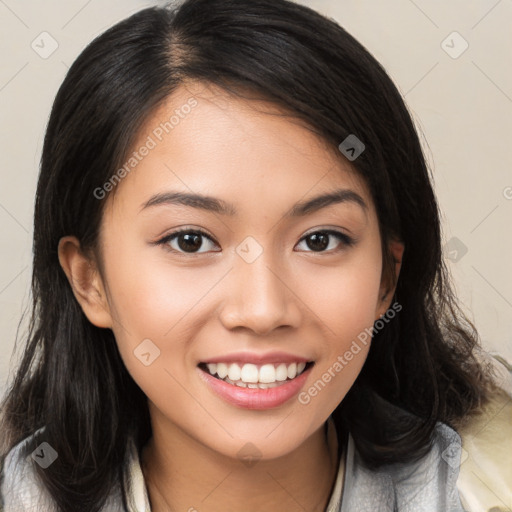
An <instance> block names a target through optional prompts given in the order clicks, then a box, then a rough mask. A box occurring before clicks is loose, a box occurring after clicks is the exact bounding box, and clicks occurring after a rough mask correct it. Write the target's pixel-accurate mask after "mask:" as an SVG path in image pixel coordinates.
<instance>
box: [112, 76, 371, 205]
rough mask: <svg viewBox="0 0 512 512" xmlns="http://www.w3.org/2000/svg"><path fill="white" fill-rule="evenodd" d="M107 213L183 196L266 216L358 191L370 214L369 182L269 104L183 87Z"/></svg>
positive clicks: (152, 127) (200, 86) (142, 136)
mask: <svg viewBox="0 0 512 512" xmlns="http://www.w3.org/2000/svg"><path fill="white" fill-rule="evenodd" d="M123 167H124V168H125V169H126V170H127V171H128V172H125V173H123V174H124V177H123V178H122V179H121V180H119V181H118V182H117V184H116V186H115V188H114V194H110V196H109V198H108V200H107V209H106V211H110V212H111V213H112V211H113V210H114V208H115V209H119V208H123V209H131V210H135V209H137V210H138V209H140V206H141V204H143V202H144V200H147V199H148V198H149V197H150V196H151V195H152V194H153V195H154V194H155V193H158V192H162V191H167V190H173V191H176V190H179V191H183V192H188V193H193V192H198V193H208V195H213V196H217V197H226V198H228V197H229V202H230V203H239V204H240V205H242V206H243V205H246V206H247V208H253V207H254V208H258V209H260V210H261V208H262V206H263V204H262V199H264V200H268V201H269V202H270V201H273V200H275V201H277V202H278V203H281V205H282V206H286V205H288V206H291V204H293V203H294V202H297V201H299V200H300V199H304V198H307V197H308V196H313V195H317V194H318V193H320V192H322V191H323V192H325V191H329V190H334V189H339V188H340V187H341V188H349V189H351V190H354V191H356V192H357V193H358V194H359V195H360V196H361V197H363V198H364V201H365V202H366V204H367V205H368V207H369V208H370V209H372V208H373V205H372V200H371V196H370V193H369V190H368V188H367V186H366V184H365V182H364V180H363V179H362V178H361V177H360V176H359V175H358V173H357V172H356V170H355V169H354V167H353V166H352V165H351V164H350V162H348V160H346V159H345V158H344V157H342V156H341V154H340V153H339V151H338V149H337V148H335V147H333V146H332V145H329V144H328V143H327V142H326V141H325V140H324V139H323V138H322V137H320V136H319V135H317V134H316V133H314V132H313V131H312V130H311V129H310V128H309V127H308V126H307V125H306V123H305V122H304V121H302V120H300V119H298V118H297V117H295V116H293V115H292V114H291V113H289V112H285V111H283V110H282V109H281V108H280V107H278V106H276V105H275V104H273V103H271V102H268V101H266V100H265V99H262V98H258V97H254V96H251V97H250V99H247V98H240V97H238V96H233V95H231V94H229V93H228V92H226V91H224V90H223V89H220V88H218V87H216V86H213V85H210V84H204V83H198V82H189V83H186V84H183V85H182V86H180V87H179V88H178V89H176V90H175V91H174V92H173V94H172V95H170V96H169V97H168V98H167V99H166V101H165V102H164V103H163V104H161V105H160V106H159V107H158V108H157V109H156V110H155V111H154V112H153V113H152V114H151V115H150V116H149V118H148V119H147V121H146V122H145V124H144V125H143V127H142V128H141V129H140V130H139V133H138V134H137V137H136V140H135V143H134V144H133V147H132V149H131V150H130V152H129V154H128V156H127V158H126V162H125V165H124V166H123Z"/></svg>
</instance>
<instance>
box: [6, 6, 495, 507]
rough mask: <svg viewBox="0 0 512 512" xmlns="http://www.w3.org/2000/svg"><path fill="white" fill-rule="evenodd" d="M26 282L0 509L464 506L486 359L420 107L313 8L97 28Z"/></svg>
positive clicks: (47, 152) (60, 144) (156, 12)
mask: <svg viewBox="0 0 512 512" xmlns="http://www.w3.org/2000/svg"><path fill="white" fill-rule="evenodd" d="M32 284H33V296H34V315H33V319H32V329H31V332H30V336H29V338H28V340H27V346H26V350H25V354H24V357H23V360H22V361H21V364H20V366H19V368H18V371H17V374H16V378H15V380H14V383H13V385H12V388H11V389H10V391H9V393H8V395H7V396H6V399H5V402H4V405H3V427H2V428H3V431H4V432H6V434H7V436H6V438H5V441H4V444H3V449H2V454H3V457H2V460H3V461H4V471H3V478H4V483H3V486H2V496H3V500H4V502H5V505H4V506H5V510H7V511H10V510H16V507H18V509H20V510H23V508H21V507H28V506H35V507H39V508H38V510H60V511H68V510H73V511H80V510H84V511H85V510H87V511H99V510H105V511H106V510H108V511H111V510H131V511H142V510H149V509H151V510H152V511H153V512H160V511H164V510H189V511H193V510H198V511H201V512H202V511H216V510H240V507H243V509H244V511H246V512H252V511H257V510H265V511H268V512H272V511H274V510H283V509H284V510H290V511H291V510H308V511H320V510H329V511H342V512H346V511H354V510H370V509H371V510H399V511H408V510H411V511H412V510H419V509H421V510H443V511H448V510H449V511H462V510H464V508H463V506H462V503H461V500H460V496H459V494H458V491H457V488H456V480H457V477H458V469H459V468H458V464H459V461H460V460H461V453H462V452H461V446H460V441H461V440H460V436H459V435H458V433H457V431H456V428H457V425H459V424H462V422H463V420H464V419H465V418H466V417H467V416H468V415H469V414H470V413H471V412H472V411H475V410H477V409H478V407H480V406H482V405H483V404H485V403H487V402H488V400H489V397H490V391H491V390H493V389H495V388H494V384H493V382H492V379H491V375H490V373H491V369H490V366H489V365H488V364H486V363H483V362H479V360H478V359H477V358H476V356H475V350H476V349H477V348H478V335H477V333H476V332H475V331H474V329H473V326H472V325H471V324H470V322H468V321H467V320H466V319H465V318H464V316H463V314H462V312H461V311H460V310H459V309H458V306H457V302H456V299H455V297H454V295H453V293H452V290H451V286H450V283H449V280H448V277H447V271H446V268H445V267H444V264H443V260H442V255H441V236H440V221H439V215H438V207H437V202H436V199H435V196H434V193H433V189H432V185H431V182H430V177H429V172H428V169H427V166H426V163H425V159H424V157H423V154H422V151H421V147H420V143H419V140H418V137H417V134H416V132H415V129H414V126H413V123H412V121H411V118H410V116H409V114H408V112H407V110H406V107H405V106H404V103H403V101H402V99H401V97H400V95H399V93H398V92H397V90H396V88H395V86H394V85H393V83H392V82H391V80H390V79H389V77H388V76H387V75H386V73H385V72H384V70H383V69H382V67H381V66H380V65H379V64H378V63H377V62H376V61H375V59H374V58H373V57H372V56H371V55H370V54H369V53H368V52H367V51H366V50H365V49H364V48H363V47H362V46H361V45H360V44H359V43H358V42H357V41H355V40H354V38H352V37H351V36H350V35H349V34H347V33H346V32H345V31H344V30H343V29H342V28H341V27H340V26H339V25H337V24H336V23H335V22H333V21H331V20H328V19H326V18H324V17H322V16H321V15H319V14H317V13H315V12H314V11H312V10H310V9H308V8H306V7H302V6H300V5H295V4H293V3H290V2H287V1H285V0H279V1H276V0H256V1H254V0H232V1H229V0H188V1H186V2H184V3H183V4H182V5H181V6H179V7H176V8H170V7H168V8H151V9H145V10H143V11H141V12H139V13H137V14H135V15H133V16H131V17H130V18H128V19H126V20H124V21H122V22H120V23H118V24H117V25H115V26H114V27H112V28H111V29H110V30H108V31H107V32H105V33H104V34H102V35H101V36H99V37H98V38H97V39H95V40H94V41H93V42H92V43H91V44H90V45H89V46H88V47H87V48H86V49H85V50H84V51H83V52H82V54H81V55H80V56H79V57H78V59H77V60H76V62H75V63H74V64H73V66H72V67H71V69H70V70H69V73H68V75H67V76H66V79H65V80H64V83H63V84H62V86H61V88H60V90H59V92H58V94H57V97H56V99H55V103H54V106H53V110H52V114H51V118H50V121H49V124H48V128H47V133H46V137H45V143H44V148H43V155H42V165H41V173H40V177H39V183H38V190H37V198H36V207H35V219H34V273H33V283H32ZM447 461H448V462H449V463H448V462H447ZM23 482H24V483H23ZM23 485H25V487H26V488H27V489H26V490H23ZM420 507H423V508H420Z"/></svg>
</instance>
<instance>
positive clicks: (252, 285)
mask: <svg viewBox="0 0 512 512" xmlns="http://www.w3.org/2000/svg"><path fill="white" fill-rule="evenodd" d="M265 254H266V253H265V251H264V252H263V254H261V255H260V256H259V257H258V258H257V259H256V260H255V261H253V262H252V263H247V262H246V261H244V260H243V259H242V258H240V257H238V256H236V255H235V262H234V268H233V270H232V271H231V272H230V275H229V276H228V279H229V281H228V285H227V289H226V296H227V298H226V300H225V301H224V303H223V307H222V309H221V311H220V320H221V322H222V324H223V325H224V327H226V329H236V328H246V329H249V330H250V331H252V332H253V333H256V334H258V335H268V334H269V333H271V332H272V331H273V330H275V329H277V328H278V327H284V326H287V327H295V328H296V327H297V326H298V325H299V321H300V315H301V313H300V308H299V305H298V303H297V301H298V298H297V297H296V295H295V294H294V292H293V283H290V282H287V281H289V279H286V276H285V275H284V274H285V273H284V272H283V270H282V268H280V267H277V266H276V265H272V263H271V262H270V261H269V259H268V258H266V257H265Z"/></svg>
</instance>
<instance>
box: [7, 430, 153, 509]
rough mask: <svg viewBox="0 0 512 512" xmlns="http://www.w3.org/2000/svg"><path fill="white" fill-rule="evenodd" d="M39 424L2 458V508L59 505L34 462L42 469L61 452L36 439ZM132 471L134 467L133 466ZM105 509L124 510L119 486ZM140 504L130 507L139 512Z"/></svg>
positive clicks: (44, 507) (131, 453) (131, 454)
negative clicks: (32, 432)
mask: <svg viewBox="0 0 512 512" xmlns="http://www.w3.org/2000/svg"><path fill="white" fill-rule="evenodd" d="M44 428H45V427H42V428H40V429H39V430H37V431H36V432H35V433H34V434H32V435H30V436H28V437H26V438H25V439H23V440H22V441H20V442H19V443H18V444H17V445H15V446H14V447H13V448H12V449H11V450H10V451H9V453H8V454H7V455H6V457H5V458H4V459H3V461H0V512H32V511H33V512H41V511H42V510H44V511H45V512H56V511H57V510H58V507H57V505H56V503H55V500H54V499H53V498H52V496H51V495H50V493H49V491H48V489H47V488H46V487H45V485H44V484H43V483H42V482H41V481H40V479H39V478H38V474H37V471H36V468H35V464H39V465H40V466H41V467H42V468H43V469H45V467H48V466H49V465H50V464H51V463H53V462H54V461H55V460H56V459H57V458H58V453H57V452H55V450H53V449H52V447H51V446H50V445H49V444H48V443H45V442H44V441H42V442H39V441H37V439H36V438H37V435H38V434H40V433H42V432H43V431H44ZM134 453H135V452H134V451H133V450H132V448H131V445H130V449H129V450H128V455H129V461H130V465H133V464H134V463H135V461H134V460H133V457H134ZM132 472H133V470H132ZM102 510H103V511H104V512H121V511H122V510H124V508H123V500H122V496H121V490H120V486H117V487H116V488H115V489H113V490H112V492H111V494H110V495H109V497H108V498H107V501H106V502H105V505H104V506H103V508H102ZM139 510H145V509H142V508H141V509H139V508H136V507H135V508H130V512H139Z"/></svg>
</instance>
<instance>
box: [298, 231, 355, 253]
mask: <svg viewBox="0 0 512 512" xmlns="http://www.w3.org/2000/svg"><path fill="white" fill-rule="evenodd" d="M332 238H334V239H337V241H338V244H334V246H335V247H334V248H336V245H341V246H345V247H350V246H352V245H354V242H355V241H354V239H352V238H350V237H349V236H347V235H345V234H344V233H340V232H339V231H333V230H324V231H314V232H313V233H309V235H306V236H305V237H303V238H302V239H301V242H302V241H306V245H307V246H308V247H310V248H312V252H329V251H327V250H326V249H329V250H332V249H333V247H332V246H331V243H330V241H331V240H332ZM308 241H309V242H308ZM340 242H341V244H340Z"/></svg>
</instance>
